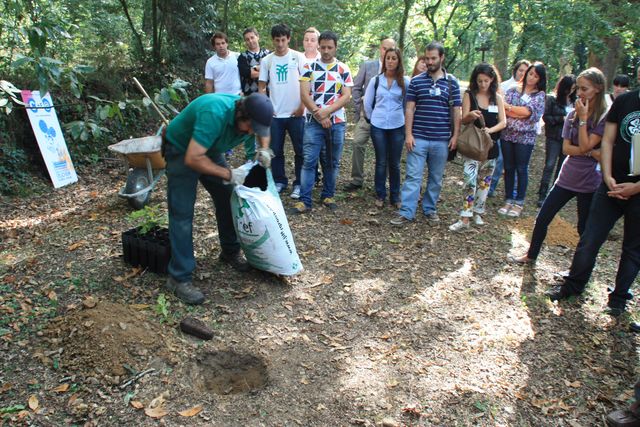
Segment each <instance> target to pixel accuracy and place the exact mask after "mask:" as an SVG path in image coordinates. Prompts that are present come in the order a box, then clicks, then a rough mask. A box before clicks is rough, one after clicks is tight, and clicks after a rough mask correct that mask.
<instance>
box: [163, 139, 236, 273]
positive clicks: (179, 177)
mask: <svg viewBox="0 0 640 427" xmlns="http://www.w3.org/2000/svg"><path fill="white" fill-rule="evenodd" d="M165 158H166V160H167V168H166V171H167V204H168V205H169V239H170V240H171V261H170V262H169V274H170V275H171V277H173V278H174V279H176V280H177V281H178V282H189V281H191V279H192V273H193V270H194V269H195V268H196V259H195V256H194V255H193V217H194V207H195V203H196V194H197V190H198V182H200V183H201V184H202V186H203V187H204V188H205V190H207V192H208V193H209V194H210V195H211V198H212V199H213V204H214V206H215V213H216V222H217V225H218V236H219V239H220V246H221V247H222V252H224V253H226V254H234V253H236V252H238V251H239V250H240V242H239V241H238V237H237V235H236V230H235V228H234V226H233V216H232V214H231V203H230V200H231V192H232V191H233V186H232V185H227V184H224V183H223V182H222V179H221V178H218V177H215V176H211V175H201V174H200V173H199V172H196V171H194V170H193V169H191V168H190V167H188V166H187V165H185V164H184V153H180V152H179V151H178V150H177V149H175V148H174V147H173V146H172V145H168V146H167V152H166V154H165ZM211 160H213V161H214V162H215V163H216V164H218V165H220V166H224V167H226V166H227V163H226V161H225V160H224V156H223V155H222V154H218V155H217V156H216V157H215V158H212V159H211Z"/></svg>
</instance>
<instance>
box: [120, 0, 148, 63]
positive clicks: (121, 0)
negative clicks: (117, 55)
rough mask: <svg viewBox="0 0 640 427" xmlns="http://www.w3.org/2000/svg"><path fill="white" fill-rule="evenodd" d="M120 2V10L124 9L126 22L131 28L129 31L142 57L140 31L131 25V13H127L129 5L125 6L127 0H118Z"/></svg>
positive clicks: (142, 49) (142, 46) (142, 48)
mask: <svg viewBox="0 0 640 427" xmlns="http://www.w3.org/2000/svg"><path fill="white" fill-rule="evenodd" d="M120 4H121V5H122V10H123V11H124V14H125V16H126V17H127V22H128V23H129V27H130V28H131V32H132V33H133V35H134V37H135V39H136V42H137V44H138V51H139V54H140V57H141V58H144V45H143V44H142V37H140V33H138V32H137V31H136V27H135V25H133V20H132V19H131V15H129V7H128V6H127V0H120Z"/></svg>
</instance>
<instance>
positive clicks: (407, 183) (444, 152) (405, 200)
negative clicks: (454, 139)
mask: <svg viewBox="0 0 640 427" xmlns="http://www.w3.org/2000/svg"><path fill="white" fill-rule="evenodd" d="M448 144H449V141H429V140H426V139H420V138H415V146H414V147H413V151H409V152H408V153H407V165H406V169H407V176H406V178H405V180H404V184H403V185H402V193H401V200H402V207H401V208H400V210H399V211H398V213H399V214H400V215H402V216H403V217H405V218H407V219H410V220H412V219H414V218H415V217H416V210H417V208H418V198H419V197H420V185H421V184H422V175H423V172H424V165H425V163H426V164H427V167H428V168H429V177H428V179H427V189H426V190H425V192H424V196H423V197H422V212H423V213H424V214H425V215H430V214H432V213H435V212H436V203H437V202H438V197H439V196H440V190H441V189H442V176H443V175H444V168H445V166H446V165H447V156H448V155H449V147H448Z"/></svg>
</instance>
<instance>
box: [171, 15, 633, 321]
mask: <svg viewBox="0 0 640 427" xmlns="http://www.w3.org/2000/svg"><path fill="white" fill-rule="evenodd" d="M244 39H245V43H246V45H247V51H246V52H244V53H243V54H240V55H237V54H234V53H233V52H231V51H229V50H228V46H227V44H228V40H227V38H226V36H225V35H224V34H222V33H215V34H214V36H213V37H212V46H213V47H214V49H215V50H216V55H214V56H213V57H212V58H210V59H209V61H207V66H206V68H205V79H206V83H205V91H206V92H213V93H214V94H207V95H204V96H202V97H200V98H198V99H196V100H195V101H194V102H192V103H191V104H189V106H187V107H186V108H185V109H184V111H183V112H182V113H181V114H180V115H178V117H177V118H176V119H174V120H173V121H172V123H171V124H170V125H169V127H168V130H167V133H166V141H167V145H168V148H167V175H168V178H169V179H168V202H169V228H170V236H171V240H172V259H171V262H170V265H169V273H170V278H169V280H168V281H167V283H166V285H165V286H166V288H167V289H168V290H170V291H172V292H174V293H175V294H176V295H177V296H178V297H179V298H181V299H182V300H183V301H185V302H187V303H191V304H199V303H201V302H202V301H204V295H203V294H202V292H201V291H200V290H199V289H198V288H197V287H195V286H194V285H193V283H192V273H193V270H194V268H195V258H194V255H193V241H192V221H193V206H194V203H195V194H196V192H195V189H196V186H197V182H198V181H199V182H201V183H203V185H204V187H205V189H207V191H208V192H209V193H210V194H211V196H212V198H213V200H214V203H215V205H216V218H217V222H218V228H219V235H220V241H221V246H222V252H221V255H220V259H221V261H223V262H227V263H228V264H230V265H231V266H232V267H234V268H236V269H237V270H240V271H246V269H247V268H248V266H247V263H246V260H245V259H244V257H243V256H242V253H241V251H240V248H239V244H238V240H237V236H235V234H234V232H233V226H232V224H231V213H230V210H229V206H228V204H229V203H228V200H229V195H230V191H231V190H230V188H231V186H230V185H228V184H241V183H242V182H243V181H244V178H245V176H244V175H243V172H241V171H240V169H231V168H228V167H227V164H226V159H225V158H224V156H223V153H224V152H225V150H228V149H230V148H233V147H234V146H237V145H239V144H244V146H245V152H246V156H247V158H248V159H249V158H255V159H256V160H257V161H258V162H259V163H260V164H261V165H262V166H264V167H271V168H272V171H273V176H274V181H275V182H276V186H277V189H278V191H279V192H281V191H283V190H284V189H285V188H287V186H288V183H289V182H288V175H287V172H286V167H285V165H286V162H285V158H284V142H285V134H287V133H288V134H289V137H290V139H291V142H292V145H293V151H294V175H295V179H294V180H293V185H292V191H291V194H290V196H291V197H292V198H294V199H297V202H296V203H295V204H294V206H293V207H292V208H291V210H290V213H293V214H305V213H307V212H309V211H311V210H312V208H313V202H312V192H313V189H314V187H315V184H316V183H317V182H318V180H319V178H320V173H319V171H318V165H319V164H320V165H321V169H322V175H321V176H322V190H321V194H320V203H321V204H322V205H323V206H324V207H325V208H328V209H330V210H332V211H334V210H335V209H337V204H336V202H335V199H334V195H335V191H336V182H337V177H338V172H339V167H340V158H341V155H342V149H343V145H344V137H345V127H346V120H347V119H346V113H345V106H346V104H347V103H348V102H350V101H351V99H353V102H354V106H355V111H356V124H355V135H354V147H353V154H352V156H353V158H352V170H351V180H350V181H349V182H348V183H347V184H346V186H345V188H344V190H345V191H355V190H358V189H361V188H362V187H363V184H364V165H365V155H366V151H367V150H366V148H367V146H368V145H369V138H371V140H372V143H373V144H372V145H373V148H374V152H375V174H374V183H375V202H374V203H375V205H376V206H377V207H379V208H382V207H384V206H385V205H386V204H387V203H388V204H389V205H391V206H392V207H393V209H395V210H396V215H395V216H394V217H393V219H391V224H393V225H395V226H402V225H404V224H406V223H408V222H410V221H413V220H415V218H416V212H417V210H418V206H419V204H420V201H421V202H422V203H421V208H422V213H423V215H424V217H425V218H426V221H427V223H428V224H429V225H435V224H437V223H439V222H440V218H439V216H438V211H437V203H438V199H439V197H440V191H441V188H442V180H443V175H444V171H445V167H446V164H447V160H448V159H449V158H450V157H451V153H452V152H453V151H454V150H455V149H456V146H457V143H458V137H459V135H460V132H461V127H462V126H476V127H478V128H480V129H481V131H482V132H485V133H486V134H488V135H489V136H490V138H491V139H492V140H493V141H494V146H493V149H492V150H490V152H489V155H488V159H487V160H485V161H477V160H473V159H469V158H463V160H464V165H463V170H464V182H465V186H464V191H463V195H462V197H461V209H460V218H459V220H458V221H456V222H455V223H454V224H452V225H451V226H450V227H449V229H450V230H451V231H454V232H464V231H465V230H467V229H469V227H470V226H472V225H475V226H480V225H483V224H484V219H483V218H482V215H483V214H484V213H485V211H486V199H487V197H490V196H491V195H492V193H493V192H494V191H495V185H496V184H497V181H498V180H499V178H500V175H501V170H502V168H504V180H505V192H504V198H505V202H504V205H503V206H502V207H501V208H500V209H499V210H498V213H499V214H502V215H505V216H507V217H513V218H516V217H518V216H520V214H521V212H522V210H523V207H524V200H525V194H526V191H527V185H528V165H529V161H530V159H531V154H532V151H533V148H534V145H535V139H536V137H537V135H538V134H539V133H540V132H541V121H544V123H545V125H546V127H545V129H546V136H547V144H546V159H545V170H544V171H543V179H542V180H541V181H542V182H541V184H540V188H539V191H538V193H539V206H541V209H540V212H539V213H538V217H537V218H536V224H535V227H534V232H533V237H532V240H531V246H530V248H529V250H528V252H527V253H526V254H525V255H521V256H512V257H511V259H512V261H514V262H517V263H529V262H533V261H535V259H536V258H537V256H538V254H539V252H540V248H541V245H542V242H543V241H544V238H545V235H546V231H547V227H548V225H549V223H550V222H551V220H552V219H553V217H554V216H555V215H556V214H557V212H558V211H559V210H560V209H561V208H562V207H563V206H564V205H565V204H566V203H567V202H568V201H569V200H571V199H572V198H577V200H578V218H579V220H578V231H579V233H580V235H581V240H580V244H579V245H578V248H577V250H576V255H575V257H574V261H573V264H572V269H571V271H570V273H569V276H568V277H567V278H566V280H565V283H564V285H563V286H561V287H559V288H554V289H552V290H551V292H550V294H549V295H550V297H551V298H552V299H562V298H566V297H567V296H571V295H576V294H579V293H580V292H582V290H583V289H584V286H585V285H586V282H587V281H588V279H589V275H590V273H591V269H592V268H593V265H594V263H595V256H596V255H597V251H598V249H599V247H600V246H601V245H602V243H603V242H604V239H605V238H606V234H607V233H608V231H609V230H610V229H611V227H612V226H613V224H614V223H615V221H616V220H617V219H618V218H619V217H620V216H621V215H625V217H627V216H629V217H630V216H633V215H636V218H637V217H640V212H639V211H638V210H639V209H640V207H639V203H640V202H639V200H640V199H639V197H640V196H638V194H640V183H638V177H637V176H636V177H629V176H628V173H629V164H628V161H629V156H630V138H631V136H632V135H633V134H634V133H640V105H636V104H638V103H639V102H640V101H639V100H638V91H634V92H631V93H627V94H625V93H624V91H620V92H619V93H620V94H619V95H617V97H616V100H615V101H614V102H613V106H612V107H611V112H610V113H608V114H607V111H608V109H609V105H610V104H611V100H609V99H607V96H606V93H605V89H606V84H605V79H604V76H603V74H602V72H600V71H599V70H598V69H595V68H590V69H588V70H585V71H584V72H582V73H581V74H580V75H579V76H578V77H577V78H574V77H573V76H564V77H563V78H562V79H560V81H559V82H558V85H557V86H556V90H555V96H547V95H546V88H547V75H546V74H547V73H546V68H545V67H544V65H543V64H541V63H533V64H532V63H529V62H527V61H518V62H517V63H516V64H515V66H514V67H513V70H512V76H511V78H510V79H509V80H507V81H506V82H501V81H500V76H499V73H498V72H497V70H496V69H495V67H493V66H492V65H490V64H487V63H480V64H478V65H477V66H476V67H474V69H473V72H472V73H471V78H470V81H469V88H468V89H467V90H466V91H465V92H464V93H461V90H460V85H459V83H458V81H457V79H456V78H455V77H453V76H452V75H450V74H449V73H448V72H447V71H446V70H445V68H444V61H445V51H444V47H443V46H442V44H440V43H437V42H433V43H430V44H429V45H428V46H427V47H426V49H425V54H424V55H423V56H421V57H420V58H418V61H417V62H416V65H415V67H414V69H413V73H412V74H413V76H412V77H411V78H409V77H407V76H405V66H404V63H403V55H402V52H401V51H400V50H399V49H398V48H397V47H396V45H395V41H394V40H392V39H390V38H385V39H383V40H382V41H381V43H380V47H379V48H380V50H379V51H380V57H379V58H378V59H374V60H371V61H366V62H364V63H363V64H361V66H360V68H359V70H358V73H357V75H356V76H355V78H354V77H352V74H351V71H350V69H349V67H348V66H347V65H346V64H344V63H342V62H341V61H339V60H337V59H336V51H337V47H338V37H337V35H336V34H335V33H333V32H330V31H326V32H323V33H319V32H318V31H317V30H316V29H315V28H309V29H308V30H307V31H306V32H305V34H304V42H303V45H304V52H297V51H295V50H293V49H291V48H290V47H289V44H290V41H291V30H290V29H289V27H288V26H286V25H284V24H278V25H275V26H273V27H272V29H271V39H272V44H273V49H274V50H273V52H269V51H268V50H266V49H263V48H260V45H259V36H258V33H257V32H256V31H255V29H253V28H248V29H247V30H246V31H245V33H244ZM232 57H233V58H236V60H235V67H236V68H235V73H234V72H233V70H234V68H233V66H232V65H234V61H233V60H232V59H231V58H232ZM619 83H622V84H624V83H625V82H624V81H621V82H619ZM627 86H628V82H627ZM227 91H228V93H227V94H222V93H223V92H227ZM240 94H243V95H244V97H241V96H240ZM634 114H635V115H634ZM256 140H257V143H258V144H256V143H255V141H256ZM614 141H615V144H614ZM404 149H406V151H407V154H406V175H405V179H404V182H403V183H401V178H400V162H401V158H402V152H403V150H404ZM565 156H566V158H565ZM599 161H600V163H598V162H599ZM625 162H626V163H625ZM599 165H601V168H600V166H599ZM425 166H426V167H427V185H426V188H425V189H424V190H423V188H422V185H421V184H422V180H423V175H424V173H425V170H424V169H425ZM554 169H559V170H556V172H555V175H556V176H557V179H556V180H555V183H554V184H553V186H552V188H551V190H550V191H549V185H550V184H551V181H552V176H553V175H554ZM603 180H604V184H601V182H602V181H603ZM387 184H388V185H387ZM639 238H640V232H639V231H638V230H637V225H634V224H633V223H631V222H630V221H629V220H628V219H627V220H626V221H625V236H624V238H623V259H622V260H621V264H620V270H619V273H618V278H617V280H616V290H615V291H614V292H613V293H612V297H611V298H610V307H612V308H613V309H615V310H618V311H623V310H624V303H625V302H626V300H627V299H629V298H630V294H629V293H628V290H629V286H630V284H631V283H632V282H633V280H634V278H635V277H636V275H637V272H638V268H639V266H640V242H639V241H638V239H639Z"/></svg>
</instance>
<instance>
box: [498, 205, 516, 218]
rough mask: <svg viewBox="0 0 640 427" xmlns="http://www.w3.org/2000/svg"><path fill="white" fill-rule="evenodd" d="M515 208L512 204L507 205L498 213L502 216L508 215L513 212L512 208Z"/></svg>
mask: <svg viewBox="0 0 640 427" xmlns="http://www.w3.org/2000/svg"><path fill="white" fill-rule="evenodd" d="M512 207H513V205H512V204H509V203H507V204H506V205H504V206H503V207H501V208H500V209H498V213H499V214H500V215H506V214H508V213H509V211H511V208H512Z"/></svg>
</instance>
